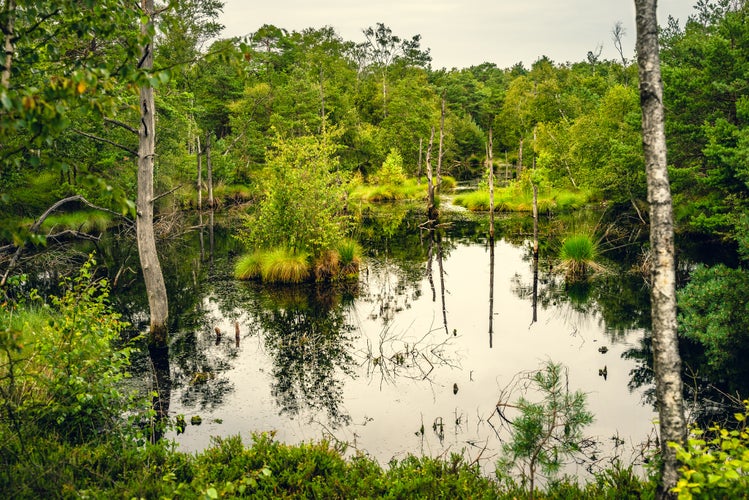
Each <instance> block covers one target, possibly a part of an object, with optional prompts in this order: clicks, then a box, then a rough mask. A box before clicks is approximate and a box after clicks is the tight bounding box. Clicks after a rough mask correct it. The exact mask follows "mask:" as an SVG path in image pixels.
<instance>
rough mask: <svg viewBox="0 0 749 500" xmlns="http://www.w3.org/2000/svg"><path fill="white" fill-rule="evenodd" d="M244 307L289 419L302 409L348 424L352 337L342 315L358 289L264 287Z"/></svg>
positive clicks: (275, 394) (274, 390)
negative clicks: (345, 401)
mask: <svg viewBox="0 0 749 500" xmlns="http://www.w3.org/2000/svg"><path fill="white" fill-rule="evenodd" d="M259 292H260V293H257V294H253V295H251V296H250V297H248V301H247V303H246V304H245V306H244V308H245V310H246V311H247V312H248V314H249V321H250V322H253V323H254V324H255V327H256V328H258V329H259V335H260V336H261V337H262V341H263V345H264V346H265V352H266V354H267V356H268V357H269V358H270V360H271V363H272V375H273V381H272V384H271V394H272V395H273V397H274V398H275V399H276V403H277V405H278V408H279V412H280V413H281V414H284V415H288V416H289V417H291V418H294V417H296V416H297V415H299V413H300V411H301V410H302V409H303V408H306V409H307V410H308V411H309V410H311V411H324V412H325V413H326V414H327V417H328V420H329V421H330V423H331V424H332V425H333V426H334V427H338V426H340V425H342V424H346V423H348V422H349V421H350V417H349V415H348V414H347V413H346V411H345V408H344V405H343V397H342V386H343V382H342V379H343V378H345V377H353V376H355V374H354V371H353V369H352V364H353V361H354V358H353V356H352V354H351V353H352V350H353V340H354V338H353V332H354V331H355V328H354V326H353V325H351V324H349V323H348V322H347V318H346V310H347V309H348V308H349V307H350V306H351V304H352V302H353V299H354V298H355V296H356V294H357V287H356V286H348V287H347V286H340V287H333V288H329V287H325V286H322V285H311V286H302V287H294V288H289V287H278V288H265V289H263V290H262V291H259Z"/></svg>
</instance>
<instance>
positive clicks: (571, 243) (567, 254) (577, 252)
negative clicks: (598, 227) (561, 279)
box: [559, 234, 603, 280]
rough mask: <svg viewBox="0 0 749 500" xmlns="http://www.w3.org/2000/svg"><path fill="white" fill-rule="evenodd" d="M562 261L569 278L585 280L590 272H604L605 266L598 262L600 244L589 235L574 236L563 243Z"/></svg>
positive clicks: (561, 250) (560, 253)
mask: <svg viewBox="0 0 749 500" xmlns="http://www.w3.org/2000/svg"><path fill="white" fill-rule="evenodd" d="M559 258H560V259H561V261H562V265H561V268H562V269H563V270H564V271H565V273H566V275H567V277H568V278H570V279H573V280H578V279H584V278H585V277H586V276H587V274H588V271H589V270H591V271H594V272H596V271H602V270H603V266H601V265H600V264H598V263H597V262H596V259H597V258H598V244H597V243H596V242H595V241H594V240H593V238H592V237H591V236H590V235H587V234H573V235H571V236H568V237H566V238H565V239H564V240H563V241H562V247H561V248H560V250H559Z"/></svg>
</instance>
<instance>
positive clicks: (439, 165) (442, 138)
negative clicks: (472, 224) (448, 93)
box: [437, 97, 445, 190]
mask: <svg viewBox="0 0 749 500" xmlns="http://www.w3.org/2000/svg"><path fill="white" fill-rule="evenodd" d="M444 142H445V98H444V97H443V98H442V108H441V111H440V150H439V156H438V157H437V190H439V189H440V188H441V187H442V151H443V145H444Z"/></svg>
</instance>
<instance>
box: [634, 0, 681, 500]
mask: <svg viewBox="0 0 749 500" xmlns="http://www.w3.org/2000/svg"><path fill="white" fill-rule="evenodd" d="M635 8H636V13H637V63H638V67H639V74H640V105H641V107H642V136H643V137H642V144H643V149H644V153H645V164H646V170H647V180H648V202H649V203H650V247H651V252H652V257H653V271H652V272H653V277H652V278H653V279H652V283H653V285H652V290H651V302H652V322H653V368H654V371H655V390H656V399H657V404H658V415H659V420H660V434H661V455H662V460H663V465H662V471H661V472H662V478H661V484H660V489H659V492H658V496H659V497H660V498H672V497H673V498H675V495H674V494H673V493H670V490H671V488H673V487H674V486H675V485H676V482H677V480H678V476H679V474H678V470H677V462H676V454H675V452H674V450H673V449H671V448H669V447H668V442H677V443H683V442H684V440H685V437H686V422H685V419H684V402H683V393H682V381H681V358H680V357H679V346H678V339H677V336H676V269H675V264H674V230H673V213H672V206H671V189H670V186H669V180H668V170H667V168H666V134H665V127H664V118H663V82H662V80H661V70H660V58H659V54H658V50H659V49H658V21H657V18H656V0H635Z"/></svg>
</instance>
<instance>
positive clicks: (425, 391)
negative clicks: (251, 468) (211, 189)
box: [121, 208, 656, 472]
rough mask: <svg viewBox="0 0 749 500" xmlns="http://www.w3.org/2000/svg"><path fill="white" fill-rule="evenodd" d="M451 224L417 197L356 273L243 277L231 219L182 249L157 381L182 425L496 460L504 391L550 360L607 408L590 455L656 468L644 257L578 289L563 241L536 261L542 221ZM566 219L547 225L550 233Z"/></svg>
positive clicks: (198, 440)
mask: <svg viewBox="0 0 749 500" xmlns="http://www.w3.org/2000/svg"><path fill="white" fill-rule="evenodd" d="M594 217H595V215H594ZM447 219H448V223H447V224H445V225H444V227H442V228H441V229H439V230H438V231H437V232H435V233H430V232H427V231H424V230H421V229H420V228H419V222H420V220H419V218H418V217H417V218H413V217H411V216H410V215H409V213H408V211H407V210H406V209H398V208H391V209H388V210H385V211H377V213H370V214H369V217H367V218H366V219H365V220H364V221H363V222H362V224H361V226H360V229H359V234H358V237H359V239H360V240H361V241H362V243H363V245H364V247H365V248H366V254H367V255H366V258H365V260H364V263H363V265H362V268H361V273H360V277H359V280H358V281H356V282H352V283H343V284H336V285H325V284H317V285H303V286H293V287H292V286H267V285H262V284H260V283H255V282H238V281H235V280H233V279H232V278H231V277H230V276H231V265H232V263H233V259H234V258H235V257H236V254H237V252H238V251H239V250H238V249H237V248H236V245H235V244H234V243H232V241H231V239H230V238H229V237H228V236H227V234H226V231H225V230H221V229H220V228H218V227H217V228H216V230H215V234H214V231H211V235H210V238H209V235H208V234H205V235H199V234H198V233H192V235H191V236H189V241H187V242H182V243H179V245H182V246H179V245H178V249H177V250H176V251H175V250H174V249H172V250H173V251H172V252H171V253H170V255H172V257H167V258H166V260H167V262H166V264H165V269H166V271H167V272H166V274H167V277H168V278H169V280H170V284H169V289H170V290H169V291H170V300H171V306H172V308H173V313H172V317H173V318H175V320H174V326H173V334H172V342H171V345H170V349H169V358H168V363H164V364H163V365H162V366H161V376H160V377H159V378H158V382H157V383H158V384H159V385H160V386H161V390H162V393H164V394H165V395H166V396H167V399H168V413H169V415H170V416H176V415H184V416H185V419H186V421H187V422H188V425H187V426H186V428H185V431H184V432H183V433H179V434H177V433H176V432H172V433H170V434H169V435H168V436H167V437H168V438H170V439H174V440H175V441H176V442H177V443H178V446H179V449H181V450H185V451H197V450H201V449H203V448H205V447H207V446H209V444H210V437H211V436H228V435H235V434H240V435H242V436H243V438H244V439H245V442H250V440H251V436H252V433H255V432H265V431H267V432H273V433H275V437H276V439H278V440H280V441H283V442H287V443H299V442H303V441H311V440H319V439H321V438H326V439H329V440H331V441H332V442H334V443H338V444H344V443H345V444H346V445H347V449H348V451H349V452H354V450H356V451H360V452H362V453H366V454H368V455H370V456H372V457H374V458H375V459H377V460H378V461H379V462H380V463H381V464H385V463H387V462H388V461H389V460H390V459H392V458H403V457H405V456H406V455H407V454H409V453H411V454H426V455H430V456H447V455H449V454H450V453H453V452H455V453H462V454H464V456H465V457H466V458H467V459H468V460H469V461H471V462H472V461H476V462H477V463H480V464H481V465H482V467H484V468H485V470H487V471H488V472H490V471H492V470H493V467H494V461H495V460H496V459H497V458H498V457H499V454H500V451H501V445H502V442H504V441H506V440H507V439H508V436H509V435H508V433H507V426H506V425H505V424H504V423H503V420H502V418H501V415H500V414H499V412H498V411H497V403H498V402H500V400H502V401H504V402H505V403H508V402H509V403H511V402H514V400H516V399H517V397H519V396H520V393H519V392H516V391H513V390H512V388H513V387H514V386H513V384H516V383H517V381H518V377H519V376H520V375H521V374H523V373H527V372H529V371H532V370H537V369H539V368H541V367H542V365H543V363H545V362H546V361H549V360H551V361H554V362H559V363H562V364H563V365H564V366H565V367H566V368H567V369H568V372H567V373H568V384H569V388H570V390H582V391H584V392H585V393H586V394H587V401H588V408H589V409H590V411H592V413H593V414H594V415H595V421H594V423H593V424H592V425H591V426H590V427H589V428H587V430H586V435H589V437H590V438H591V439H590V440H589V441H588V442H587V446H586V450H585V456H586V457H587V458H586V460H585V462H586V463H585V464H583V465H584V467H586V468H589V467H596V466H597V465H601V466H604V467H605V466H606V465H608V464H609V463H610V461H611V460H613V459H614V457H619V458H620V459H621V460H622V462H623V463H625V464H629V463H641V460H642V459H643V453H645V452H646V451H647V449H648V447H649V446H652V442H653V439H654V436H655V430H654V429H655V426H654V421H655V418H656V414H655V413H654V410H653V405H652V385H651V383H650V376H649V369H648V359H649V349H648V340H647V332H646V329H644V328H643V325H646V324H647V323H648V321H649V319H648V318H649V309H648V307H649V305H648V290H647V287H646V286H645V284H644V283H643V280H642V278H641V275H640V274H639V273H637V272H633V271H632V268H633V262H632V260H631V259H630V258H629V256H628V255H629V254H626V253H621V252H620V253H616V252H612V253H611V255H612V256H615V258H613V259H609V260H606V261H605V265H606V267H607V272H606V273H604V274H603V275H601V276H600V277H599V278H597V279H595V280H592V281H591V282H588V283H584V284H577V285H569V284H565V279H564V276H563V275H562V274H559V273H557V272H556V271H555V269H554V265H555V264H554V263H555V259H554V257H553V255H554V245H553V243H545V242H542V245H541V258H540V262H539V261H537V263H536V265H535V266H534V261H533V258H532V251H531V234H532V231H530V230H529V227H532V226H531V221H530V219H529V218H527V217H510V218H500V219H498V220H497V224H498V229H497V231H498V232H497V238H496V240H495V242H494V243H493V244H491V243H490V242H489V241H488V239H487V238H486V234H487V222H486V216H483V217H482V216H478V217H477V216H472V215H469V214H462V213H456V214H452V215H450V216H448V217H447ZM555 224H559V221H558V220H548V219H545V220H544V221H543V223H542V229H541V234H542V235H544V234H549V233H551V232H553V231H554V229H555V227H556V226H555ZM574 224H575V223H574V222H573V225H574ZM199 238H200V241H201V242H202V245H201V247H200V248H201V249H202V250H203V254H202V257H201V255H200V254H199V253H198V252H197V251H196V245H197V243H196V242H197V241H198V239H199ZM209 239H210V242H211V246H212V248H213V251H212V252H211V251H210V249H208V248H207V246H208V243H207V241H208V240H209ZM632 253H633V254H637V253H639V249H637V250H636V251H633V252H632ZM170 258H171V259H173V260H172V261H170V260H169V259H170ZM534 267H535V269H534ZM177 268H179V269H180V271H179V272H178V271H177V270H176V269H177ZM121 307H123V308H125V309H127V307H128V305H127V304H122V305H121ZM129 307H131V308H132V309H133V310H139V307H137V306H136V305H133V304H130V306H129ZM216 329H218V331H220V332H221V335H220V336H218V335H217V333H216ZM237 331H238V334H236V332H237ZM237 335H238V336H237ZM515 388H517V387H515ZM528 397H529V398H531V399H533V397H534V395H533V394H529V395H528ZM164 403H165V404H166V403H167V401H165V402H164ZM193 417H200V421H201V423H200V425H190V424H189V423H190V421H191V419H193Z"/></svg>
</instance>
